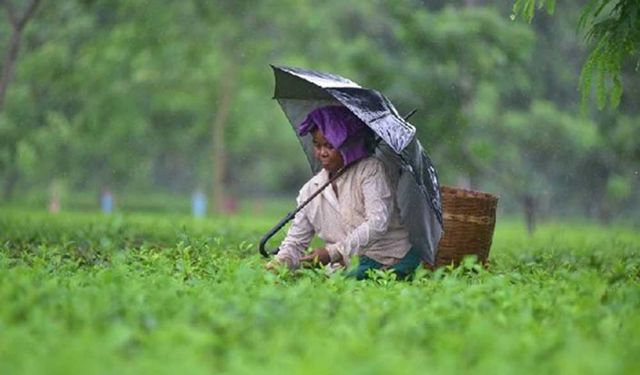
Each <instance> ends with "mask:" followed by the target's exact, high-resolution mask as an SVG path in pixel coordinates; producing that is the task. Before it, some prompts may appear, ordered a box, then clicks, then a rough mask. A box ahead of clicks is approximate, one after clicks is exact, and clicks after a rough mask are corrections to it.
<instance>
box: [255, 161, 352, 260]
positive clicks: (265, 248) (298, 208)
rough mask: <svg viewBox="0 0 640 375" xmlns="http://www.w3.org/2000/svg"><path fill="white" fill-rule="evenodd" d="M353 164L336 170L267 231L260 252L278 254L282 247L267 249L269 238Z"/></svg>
mask: <svg viewBox="0 0 640 375" xmlns="http://www.w3.org/2000/svg"><path fill="white" fill-rule="evenodd" d="M351 165H352V164H349V165H346V166H344V167H342V168H341V169H340V170H338V172H336V174H335V175H334V176H333V177H331V178H330V179H329V181H327V182H325V184H324V185H322V186H320V187H319V188H318V190H316V191H315V192H314V193H313V194H311V196H309V198H307V200H306V201H304V202H302V203H300V206H298V207H296V209H295V210H293V211H291V212H289V213H288V214H287V216H285V217H284V218H283V219H282V220H280V222H279V223H278V224H276V225H275V226H274V227H273V228H271V229H270V230H269V231H268V232H267V234H265V235H264V236H262V239H261V240H260V245H259V246H258V250H259V251H260V254H262V256H263V257H265V258H268V257H269V255H274V254H277V253H278V251H280V248H276V249H275V250H268V249H267V242H268V241H269V239H270V238H271V237H273V236H274V235H275V234H276V233H278V231H279V230H280V229H282V227H284V226H285V225H286V224H287V223H288V222H290V221H291V220H292V219H293V218H294V217H295V216H296V214H297V213H298V212H300V210H302V209H303V208H304V207H305V206H306V205H308V204H309V203H310V202H311V201H312V200H313V198H315V197H316V196H317V195H318V194H320V193H322V191H323V190H324V189H326V188H327V186H329V185H331V184H332V183H333V182H334V181H335V180H336V179H337V178H338V177H340V176H342V174H343V173H344V172H345V171H346V170H347V169H348V168H349V167H350V166H351Z"/></svg>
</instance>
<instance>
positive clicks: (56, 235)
mask: <svg viewBox="0 0 640 375" xmlns="http://www.w3.org/2000/svg"><path fill="white" fill-rule="evenodd" d="M266 224H267V222H262V221H258V220H257V219H256V218H253V219H249V218H243V219H242V220H238V221H224V222H223V221H213V220H207V221H205V222H196V221H191V220H185V219H179V218H164V217H157V216H126V217H122V216H116V217H111V218H101V217H97V216H91V215H62V216H58V217H56V218H53V217H49V216H45V215H39V214H28V215H25V214H24V213H18V212H13V213H11V212H6V211H4V212H0V231H1V232H2V233H3V239H2V242H1V243H0V328H1V329H2V335H0V372H1V373H6V374H26V373H32V374H38V373H64V374H68V375H73V374H87V373H99V372H109V373H116V372H117V373H124V374H129V373H131V374H146V373H150V374H158V373H160V374H163V373H176V372H185V371H186V372H188V373H190V374H200V373H202V374H210V373H229V374H237V373H247V374H249V373H251V374H256V373H257V374H263V373H264V374H269V373H277V374H281V373H305V374H307V373H329V372H331V373H349V374H353V373H367V374H395V373H398V374H406V373H418V372H423V371H425V369H428V371H429V372H433V373H437V374H454V373H456V374H457V373H461V372H465V373H494V374H513V373H514V372H517V373H522V374H539V373H541V372H543V373H566V374H616V373H636V372H638V370H640V368H639V367H638V362H637V358H636V357H637V352H638V350H640V347H639V344H638V341H637V340H636V338H637V336H638V335H639V334H640V318H639V316H638V314H637V311H638V309H640V289H639V288H638V280H637V278H638V275H639V274H640V258H639V256H638V254H640V238H639V237H638V234H637V233H638V232H637V230H635V231H634V230H633V229H630V228H628V229H625V228H611V229H607V230H605V229H602V228H597V227H593V226H585V225H567V224H555V225H548V226H545V227H543V228H541V230H540V231H539V232H538V233H537V234H536V236H535V237H534V238H527V237H526V236H525V234H524V233H523V232H522V231H521V230H520V229H518V228H519V227H516V226H514V225H513V224H507V220H502V221H499V222H498V227H497V232H496V237H495V240H494V245H493V249H492V252H491V255H490V259H491V265H490V267H489V268H488V269H484V268H482V267H480V266H479V265H478V264H476V263H475V262H474V261H473V260H472V259H468V260H467V261H466V262H465V263H464V264H463V266H461V267H460V268H457V269H440V270H437V271H435V272H427V271H424V270H421V271H420V272H419V274H418V275H417V277H416V278H415V279H414V280H413V281H411V282H398V281H395V280H394V279H393V277H390V275H389V274H384V273H378V274H375V275H374V276H373V278H372V279H371V280H369V281H364V282H357V281H355V280H351V279H346V278H344V277H343V276H341V275H339V274H336V275H332V276H330V277H327V276H326V275H325V274H324V273H323V272H317V271H303V272H300V273H291V272H288V271H285V270H282V271H281V273H280V274H272V273H269V272H266V271H265V270H264V269H263V262H264V260H262V259H261V258H260V257H259V256H258V255H257V252H256V251H255V248H254V247H253V246H252V244H253V243H255V242H254V241H255V240H257V238H258V237H257V236H258V234H259V233H261V232H262V231H263V230H264V229H265V228H266V226H267V225H266ZM247 241H248V242H247Z"/></svg>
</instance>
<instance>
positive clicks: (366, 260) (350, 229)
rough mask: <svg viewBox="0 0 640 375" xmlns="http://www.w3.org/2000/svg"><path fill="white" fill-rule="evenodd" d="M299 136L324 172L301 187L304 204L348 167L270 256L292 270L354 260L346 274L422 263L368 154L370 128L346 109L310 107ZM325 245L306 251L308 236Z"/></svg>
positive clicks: (410, 268) (403, 272)
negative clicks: (308, 143) (309, 141)
mask: <svg viewBox="0 0 640 375" xmlns="http://www.w3.org/2000/svg"><path fill="white" fill-rule="evenodd" d="M298 133H299V134H300V135H301V136H304V135H307V134H309V133H310V134H311V135H312V136H313V145H314V154H315V157H316V159H317V160H318V161H319V162H320V163H321V164H322V167H323V169H322V170H321V171H320V172H319V173H318V174H316V175H315V176H314V177H312V178H311V180H309V181H308V182H307V183H306V184H305V185H304V186H303V187H302V189H301V190H300V193H299V195H298V204H300V203H301V202H303V201H305V200H306V199H307V198H308V197H309V196H311V195H312V194H313V193H314V192H315V191H316V190H317V189H318V188H319V187H320V186H322V185H324V184H325V183H326V182H327V181H328V180H329V179H330V178H331V177H333V176H334V175H335V174H336V173H338V171H340V170H341V169H342V168H344V167H346V169H345V170H344V173H343V174H342V175H341V176H339V177H338V178H337V179H336V180H335V181H334V182H333V183H332V184H331V186H330V187H329V188H327V189H325V190H324V191H323V192H322V193H321V194H320V195H318V196H317V197H316V198H314V199H313V200H312V201H311V202H310V203H309V204H308V205H307V206H306V207H304V208H303V209H302V210H301V211H300V212H298V213H297V214H296V216H295V218H294V219H293V223H292V225H291V226H290V228H289V231H288V232H287V235H286V237H285V239H284V241H283V242H282V244H281V245H280V251H279V252H278V254H277V255H276V258H275V260H274V261H272V262H269V263H267V265H266V267H267V269H273V268H274V267H275V266H276V264H286V265H287V266H288V267H289V268H291V269H297V268H299V267H300V266H313V265H315V264H317V263H320V264H323V265H327V264H330V263H332V264H341V265H344V266H347V267H348V266H349V265H350V263H351V261H352V259H353V258H354V257H355V256H358V257H359V259H360V262H359V265H358V267H357V268H356V269H354V270H353V271H352V272H351V273H350V275H351V276H355V277H356V278H357V279H359V280H360V279H364V278H366V277H367V271H368V270H370V269H389V270H392V271H393V272H395V273H396V275H397V276H398V278H400V279H403V278H406V277H408V276H410V275H412V274H413V272H414V270H415V269H416V268H417V267H418V266H419V265H420V256H419V254H418V251H417V250H415V249H413V248H412V246H411V243H410V242H409V233H408V231H407V230H406V229H405V228H404V227H403V226H402V225H401V223H400V213H399V210H398V208H397V205H396V202H395V191H394V188H395V183H394V182H393V181H390V180H389V178H388V176H387V173H386V171H385V168H384V165H383V163H382V162H381V161H380V160H378V159H377V158H376V157H375V156H374V155H373V150H372V147H371V140H372V139H373V133H372V131H371V130H370V129H369V128H368V127H367V126H366V125H365V124H364V123H363V122H362V121H361V120H360V119H358V118H357V117H356V116H355V115H353V114H352V113H351V112H350V111H349V110H348V109H347V108H346V107H342V106H327V107H322V108H318V109H316V110H313V111H312V112H310V113H309V114H308V115H307V117H306V119H305V120H304V121H303V122H302V123H301V124H300V125H299V127H298ZM316 234H317V235H318V237H320V239H322V240H323V241H324V242H325V247H323V248H316V249H313V251H312V252H311V253H309V254H307V255H305V253H304V252H305V250H306V249H307V247H308V246H309V243H310V242H311V239H312V238H313V236H314V235H316Z"/></svg>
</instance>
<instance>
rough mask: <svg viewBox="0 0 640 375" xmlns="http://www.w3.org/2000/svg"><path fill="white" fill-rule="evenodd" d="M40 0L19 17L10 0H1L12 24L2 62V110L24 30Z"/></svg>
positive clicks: (0, 92) (35, 1) (28, 6)
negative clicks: (7, 47)
mask: <svg viewBox="0 0 640 375" xmlns="http://www.w3.org/2000/svg"><path fill="white" fill-rule="evenodd" d="M39 3H40V0H32V1H31V2H30V3H29V4H28V5H27V8H26V10H25V12H24V14H23V15H22V17H18V15H17V14H16V12H15V9H14V8H13V5H12V4H11V2H10V1H9V0H0V5H2V6H4V8H5V10H6V11H7V17H8V18H9V22H10V24H11V40H10V42H9V49H8V50H7V54H6V55H5V57H4V61H3V62H2V76H0V111H2V110H3V109H4V100H5V96H6V94H7V89H8V88H9V82H10V81H11V76H12V75H13V70H14V67H15V64H16V61H17V59H18V52H19V51H20V40H21V39H22V31H23V30H24V27H25V26H26V25H27V22H29V20H30V19H31V17H33V14H34V13H35V11H36V8H37V7H38V4H39Z"/></svg>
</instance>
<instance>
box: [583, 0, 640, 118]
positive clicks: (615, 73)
mask: <svg viewBox="0 0 640 375" xmlns="http://www.w3.org/2000/svg"><path fill="white" fill-rule="evenodd" d="M605 12H606V13H605ZM580 28H581V29H583V30H587V33H586V39H587V41H589V42H590V43H591V44H592V45H594V46H595V47H594V49H593V50H592V51H591V54H590V55H589V57H588V58H587V61H586V62H585V65H584V68H583V70H582V73H581V74H580V90H581V92H582V96H583V103H584V102H586V101H587V99H588V95H589V92H590V90H591V87H592V82H593V81H594V78H595V87H596V98H597V103H598V107H599V108H600V109H603V108H604V107H605V106H606V104H607V101H608V102H609V104H610V105H611V106H612V107H614V108H615V107H617V106H618V104H619V103H620V97H621V96H622V71H621V65H622V63H623V62H624V60H625V58H627V57H637V61H636V72H637V71H638V66H640V56H639V53H640V50H639V49H638V45H639V44H640V4H639V3H638V2H637V1H634V0H619V1H611V0H592V1H591V2H590V3H589V5H588V6H587V7H586V9H585V11H584V13H583V14H582V17H581V19H580ZM607 92H609V94H608V98H607Z"/></svg>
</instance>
